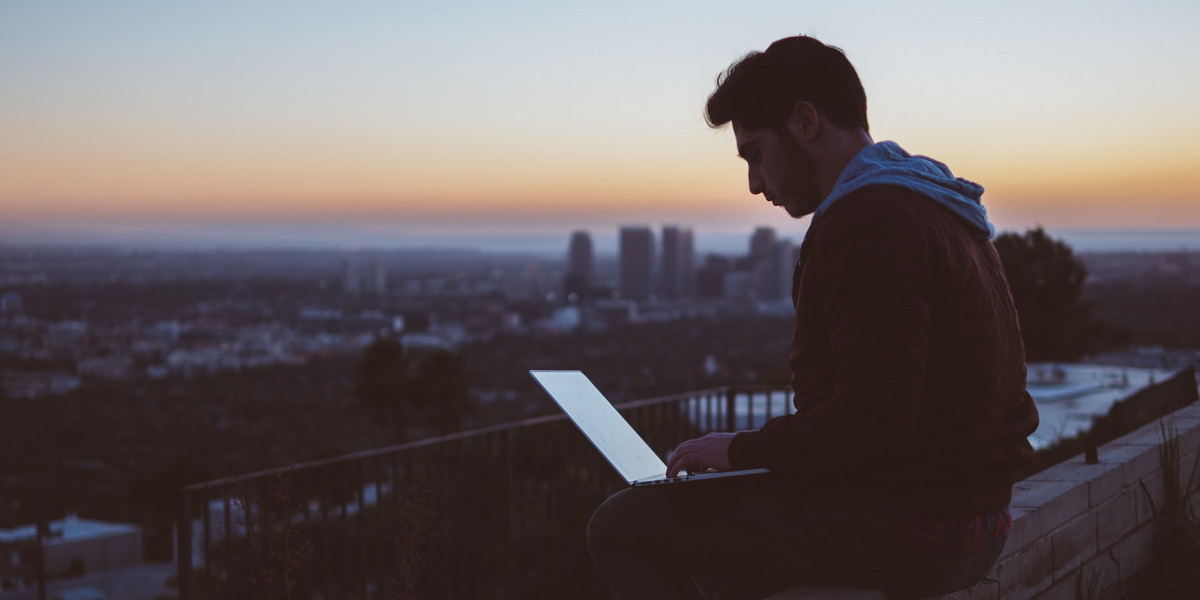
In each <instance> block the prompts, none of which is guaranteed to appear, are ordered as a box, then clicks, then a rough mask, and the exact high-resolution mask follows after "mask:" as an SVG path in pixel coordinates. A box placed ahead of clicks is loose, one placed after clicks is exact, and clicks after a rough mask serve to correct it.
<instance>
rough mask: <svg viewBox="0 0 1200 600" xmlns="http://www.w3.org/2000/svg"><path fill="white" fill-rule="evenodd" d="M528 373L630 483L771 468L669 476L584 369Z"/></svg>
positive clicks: (723, 475)
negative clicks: (585, 373)
mask: <svg viewBox="0 0 1200 600" xmlns="http://www.w3.org/2000/svg"><path fill="white" fill-rule="evenodd" d="M529 374H530V375H533V378H534V379H536V380H537V382H538V383H539V384H540V385H541V386H542V389H544V390H546V393H547V394H550V397H551V398H553V399H554V401H555V402H557V403H558V405H559V406H560V407H561V408H562V409H563V412H565V413H567V416H568V417H570V418H571V421H572V422H574V423H575V426H576V427H578V428H579V430H580V431H582V432H583V434H584V435H585V436H587V438H588V439H589V440H591V442H592V445H594V446H596V449H597V450H599V451H600V454H603V455H604V458H605V459H607V460H608V463H609V464H611V465H612V466H613V468H614V469H616V470H617V472H618V473H620V474H621V477H624V478H625V481H627V482H628V483H629V485H631V486H645V485H662V484H668V483H682V482H685V481H708V480H712V479H722V478H728V477H744V476H746V475H761V474H763V473H768V472H769V471H767V470H766V469H745V470H741V471H719V472H718V471H709V472H703V473H688V474H682V473H681V474H680V475H679V476H677V477H667V465H666V464H664V463H663V461H662V459H660V458H659V457H658V455H656V454H655V453H654V450H651V449H650V446H649V445H648V444H646V441H645V440H643V439H642V438H641V436H639V435H638V434H637V432H636V431H634V430H633V427H632V426H631V425H630V424H629V422H628V421H626V420H625V417H622V416H621V413H619V412H617V408H616V407H615V406H613V405H612V403H611V402H609V401H608V399H607V398H605V397H604V395H603V394H601V393H600V390H598V389H596V386H595V385H593V384H592V382H591V380H589V379H588V378H587V376H586V375H584V374H583V373H582V372H580V371H530V372H529ZM681 441H682V440H681Z"/></svg>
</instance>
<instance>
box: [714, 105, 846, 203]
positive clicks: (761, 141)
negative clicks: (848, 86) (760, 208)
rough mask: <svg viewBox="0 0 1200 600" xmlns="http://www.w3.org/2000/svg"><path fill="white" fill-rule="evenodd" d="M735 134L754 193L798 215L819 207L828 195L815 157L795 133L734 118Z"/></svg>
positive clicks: (739, 154) (751, 189) (751, 191)
mask: <svg viewBox="0 0 1200 600" xmlns="http://www.w3.org/2000/svg"><path fill="white" fill-rule="evenodd" d="M733 137H734V139H735V140H736V141H737V149H738V156H741V157H742V158H743V159H745V161H746V166H747V168H748V170H749V173H748V177H749V181H750V193H751V194H762V195H763V196H764V197H766V199H767V200H768V201H770V202H771V204H774V205H775V206H779V207H782V208H783V209H784V210H786V211H787V213H788V214H789V215H791V216H793V217H796V218H800V217H803V216H804V215H808V214H812V213H813V211H815V210H817V206H819V205H820V204H821V201H822V200H824V198H823V197H822V196H821V193H820V191H819V190H818V189H817V179H816V174H815V172H814V169H813V164H812V160H811V159H809V157H808V155H807V154H805V153H804V150H803V149H801V148H800V146H799V145H798V144H797V143H796V141H795V140H793V139H792V138H791V136H789V135H787V134H786V133H781V132H778V131H775V130H774V129H770V128H763V129H755V130H753V131H751V130H748V129H746V128H744V127H742V126H741V125H740V124H738V122H737V121H734V122H733Z"/></svg>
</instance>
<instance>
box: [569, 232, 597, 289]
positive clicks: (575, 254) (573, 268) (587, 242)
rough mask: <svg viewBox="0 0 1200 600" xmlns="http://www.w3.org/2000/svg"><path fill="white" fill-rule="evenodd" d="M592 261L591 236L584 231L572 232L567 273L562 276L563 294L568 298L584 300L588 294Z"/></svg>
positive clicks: (593, 260) (590, 285) (590, 283)
mask: <svg viewBox="0 0 1200 600" xmlns="http://www.w3.org/2000/svg"><path fill="white" fill-rule="evenodd" d="M594 262H595V259H594V257H593V256H592V236H590V235H588V232H586V231H576V232H575V233H572V234H571V246H570V248H569V249H568V250H567V274H566V276H565V277H564V278H563V295H564V296H566V297H567V299H568V300H584V299H586V298H587V297H588V296H589V295H590V292H591V289H592V270H593V264H594ZM572 294H574V296H573V297H572Z"/></svg>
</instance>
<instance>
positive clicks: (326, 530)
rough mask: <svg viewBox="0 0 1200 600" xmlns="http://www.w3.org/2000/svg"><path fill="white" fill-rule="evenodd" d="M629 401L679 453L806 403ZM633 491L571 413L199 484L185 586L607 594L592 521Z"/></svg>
mask: <svg viewBox="0 0 1200 600" xmlns="http://www.w3.org/2000/svg"><path fill="white" fill-rule="evenodd" d="M618 408H619V409H620V410H621V412H622V413H623V414H624V415H625V417H626V418H627V419H628V420H629V421H630V423H631V424H632V425H633V426H634V428H635V429H636V430H637V431H638V433H640V434H641V435H642V437H643V438H645V439H646V441H647V442H648V443H649V444H650V445H651V447H652V448H654V450H655V451H656V452H658V453H659V454H661V455H664V456H665V454H666V453H667V452H668V451H669V450H670V449H671V448H673V447H674V446H675V445H676V444H677V443H678V442H681V441H683V440H685V439H689V438H692V437H696V436H698V435H702V434H704V433H707V432H710V431H733V430H737V429H746V428H754V427H758V426H760V425H761V424H762V423H763V422H765V421H766V420H767V419H769V418H771V417H773V416H778V415H780V414H784V413H790V412H792V411H793V409H792V406H791V395H790V392H789V391H787V390H786V389H784V388H780V387H739V388H720V389H714V390H707V391H701V392H693V393H688V394H680V395H676V396H669V397H663V398H655V399H650V400H642V401H637V402H631V403H627V404H623V405H620V406H618ZM624 486H625V483H624V481H623V480H621V479H620V478H619V477H618V476H617V474H616V472H615V471H614V470H613V469H612V468H611V467H610V466H609V465H607V464H606V463H605V462H604V460H603V458H602V457H601V456H600V454H599V453H598V452H597V451H596V450H595V449H594V448H593V447H592V446H591V445H590V443H589V442H588V441H587V439H586V438H585V437H584V436H583V435H582V434H581V433H579V431H578V430H577V429H576V428H575V427H574V426H573V425H572V424H571V423H570V422H569V421H568V420H566V417H565V416H562V415H556V416H550V417H541V418H534V419H528V420H525V421H520V422H517V423H511V424H507V425H503V426H496V427H490V428H486V429H481V430H477V431H471V432H465V433H460V434H455V435H449V436H444V437H439V438H435V439H428V440H423V441H419V442H414V443H409V444H403V445H399V446H392V447H387V448H381V449H378V450H372V451H368V452H360V453H356V454H351V455H347V456H342V457H338V458H333V459H327V460H321V461H316V462H310V463H305V464H301V465H294V466H292V467H288V468H283V469H275V470H271V471H265V472H260V473H253V474H249V475H244V476H240V477H236V478H230V479H222V480H219V481H212V482H208V483H203V484H197V485H192V486H188V487H186V488H184V489H183V492H182V498H181V504H180V513H179V522H178V525H177V536H176V555H177V559H178V564H179V573H178V583H179V591H180V597H181V599H182V600H198V599H209V598H228V599H231V600H232V599H240V598H248V599H255V600H258V599H274V598H289V599H294V598H306V599H323V600H334V599H339V600H340V599H343V598H345V599H350V598H357V599H363V600H374V599H376V598H388V599H392V598H471V599H475V598H568V597H569V598H589V597H597V598H598V597H602V596H601V594H602V590H603V586H602V585H601V584H600V581H599V578H598V576H597V575H596V573H595V572H594V570H593V568H592V566H591V561H590V559H589V557H588V553H587V548H586V544H585V541H584V531H585V527H586V525H587V522H588V519H589V518H590V516H591V513H592V511H593V510H594V509H595V507H596V506H597V505H598V504H599V503H600V502H602V501H603V500H604V499H605V498H606V497H608V496H609V495H610V494H612V493H613V492H615V491H616V490H618V489H620V488H622V487H624Z"/></svg>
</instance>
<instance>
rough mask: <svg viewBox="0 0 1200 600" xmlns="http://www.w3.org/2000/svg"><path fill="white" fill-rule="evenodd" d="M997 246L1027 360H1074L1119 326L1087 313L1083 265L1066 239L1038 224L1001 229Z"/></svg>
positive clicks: (1114, 335) (1109, 337) (1110, 338)
mask: <svg viewBox="0 0 1200 600" xmlns="http://www.w3.org/2000/svg"><path fill="white" fill-rule="evenodd" d="M995 246H996V250H997V251H998V252H999V253H1000V260H1001V262H1003V263H1004V272H1005V274H1006V276H1007V277H1008V284H1009V287H1010V288H1011V289H1012V295H1013V301H1014V302H1015V303H1016V305H1017V313H1018V315H1019V316H1020V319H1021V334H1022V337H1023V338H1024V340H1025V354H1026V357H1027V359H1028V360H1029V361H1030V362H1045V361H1074V360H1079V359H1080V358H1081V357H1082V356H1083V355H1084V354H1086V353H1087V352H1090V351H1093V350H1095V349H1096V346H1097V345H1098V344H1099V343H1101V342H1105V341H1114V340H1115V339H1118V338H1120V337H1121V332H1119V331H1117V330H1115V329H1114V328H1112V327H1110V326H1107V325H1105V324H1103V323H1100V322H1098V321H1096V320H1095V319H1093V318H1092V307H1091V305H1090V304H1088V303H1086V302H1084V301H1083V300H1082V299H1081V296H1082V294H1083V284H1084V282H1085V281H1086V280H1087V269H1085V268H1084V266H1083V263H1082V262H1080V261H1079V259H1077V258H1076V257H1075V254H1074V253H1073V252H1072V251H1071V248H1070V247H1069V246H1067V245H1066V244H1065V243H1063V242H1061V241H1059V240H1055V239H1052V238H1051V237H1050V236H1048V235H1046V232H1045V231H1044V230H1043V229H1042V228H1041V227H1037V228H1035V229H1029V230H1027V231H1026V232H1025V234H1024V235H1020V234H1016V233H1003V234H1001V235H999V236H997V237H996V240H995Z"/></svg>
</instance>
